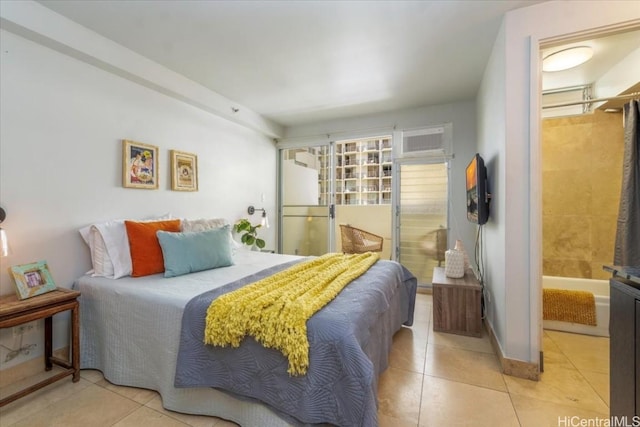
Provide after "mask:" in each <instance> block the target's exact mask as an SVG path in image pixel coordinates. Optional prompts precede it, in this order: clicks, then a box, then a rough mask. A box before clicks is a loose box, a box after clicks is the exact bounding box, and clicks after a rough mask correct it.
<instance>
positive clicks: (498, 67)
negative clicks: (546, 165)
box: [478, 0, 640, 363]
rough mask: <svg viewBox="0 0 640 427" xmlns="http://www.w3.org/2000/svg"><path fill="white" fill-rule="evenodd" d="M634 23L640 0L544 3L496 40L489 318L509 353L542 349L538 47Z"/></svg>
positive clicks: (488, 85) (487, 126) (488, 116)
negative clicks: (549, 41)
mask: <svg viewBox="0 0 640 427" xmlns="http://www.w3.org/2000/svg"><path fill="white" fill-rule="evenodd" d="M632 20H636V21H637V20H640V2H638V1H635V0H634V1H571V2H564V1H551V2H544V3H540V4H537V5H534V6H530V7H528V8H523V9H516V10H514V11H512V12H509V13H507V15H506V16H505V19H504V22H503V28H502V30H501V32H500V34H499V35H498V38H497V40H496V43H495V46H494V51H493V54H492V56H491V59H490V61H489V63H488V65H487V68H486V71H485V75H484V78H483V81H482V86H481V89H480V92H479V96H478V129H479V131H478V138H479V147H480V149H481V150H482V151H483V152H484V154H485V156H486V157H487V158H488V163H489V174H490V177H492V179H493V192H494V200H493V202H492V212H493V213H492V215H494V217H493V218H492V220H491V221H490V223H489V224H488V225H487V227H486V232H485V236H486V248H487V254H490V256H489V255H488V256H487V286H488V287H489V291H490V293H491V294H492V296H493V298H492V300H491V301H490V302H489V307H488V309H489V313H490V314H491V316H490V317H489V321H490V322H491V323H492V325H493V327H494V330H495V331H496V334H497V338H498V341H499V343H500V345H501V347H502V350H503V352H504V355H505V356H506V357H508V358H512V359H517V360H522V361H527V362H531V363H537V362H538V352H539V349H540V348H539V343H540V339H539V338H540V337H539V328H538V323H539V319H540V310H541V307H540V293H541V291H540V289H539V288H540V285H539V283H538V278H539V276H540V275H541V272H538V270H539V266H540V262H541V261H540V256H541V254H540V253H539V249H538V248H539V233H541V231H542V230H541V227H540V225H539V224H540V220H539V217H540V215H541V209H540V207H539V206H535V205H534V206H532V205H531V203H530V197H531V199H532V200H533V201H534V202H535V200H536V197H537V195H538V194H539V192H540V187H539V177H538V176H537V175H538V174H539V160H538V158H539V153H540V143H539V138H538V135H539V126H540V123H539V114H538V107H539V105H538V104H539V101H538V98H537V95H534V97H533V98H532V97H531V96H530V94H531V93H534V94H538V93H540V83H539V81H540V79H539V72H537V71H536V70H537V64H536V63H535V62H536V61H537V60H534V63H533V64H532V55H531V49H533V54H534V58H537V57H538V56H539V55H538V56H535V55H536V54H537V53H538V52H537V51H538V45H539V41H540V40H543V39H549V38H554V37H560V36H563V35H567V34H572V33H578V32H586V31H589V30H593V29H596V28H601V27H606V26H611V25H615V24H620V23H625V22H626V23H629V22H630V21H632ZM638 22H639V23H640V21H638ZM585 34H586V33H585ZM591 35H592V34H591ZM531 46H532V47H531ZM532 66H533V67H536V68H533V69H532ZM532 248H533V249H532Z"/></svg>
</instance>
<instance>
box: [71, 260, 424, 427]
mask: <svg viewBox="0 0 640 427" xmlns="http://www.w3.org/2000/svg"><path fill="white" fill-rule="evenodd" d="M299 259H300V257H296V256H288V255H277V254H267V253H261V252H251V251H238V253H237V254H236V255H235V256H234V265H232V266H230V267H224V268H218V269H214V270H207V271H202V272H198V273H191V274H188V275H184V276H179V277H174V278H164V277H163V276H162V275H161V274H158V275H153V276H146V277H140V278H130V277H127V278H121V279H118V280H112V279H106V278H98V277H90V276H83V277H81V278H79V279H78V280H77V281H76V282H75V283H74V288H75V289H77V290H79V291H80V292H81V296H80V316H81V317H80V318H81V327H80V344H81V354H80V356H81V367H82V368H83V369H98V370H100V371H102V372H103V374H104V377H105V378H106V379H107V380H109V381H110V382H112V383H114V384H119V385H125V386H132V387H140V388H147V389H152V390H156V391H158V392H159V393H160V395H161V396H162V402H163V406H164V407H165V408H166V409H169V410H173V411H177V412H184V413H191V414H202V415H212V416H217V417H220V418H224V419H228V420H231V421H234V422H236V423H238V424H240V425H242V426H261V427H262V426H266V427H269V426H286V425H305V424H304V423H303V422H300V421H298V420H297V419H296V418H295V417H291V416H288V415H286V414H283V413H281V412H280V411H278V410H275V409H274V408H272V407H270V406H269V405H267V404H264V403H262V402H260V401H257V400H255V399H247V398H243V397H242V396H236V395H234V394H232V393H228V392H225V391H222V390H218V389H216V388H213V387H193V388H176V387H175V386H174V381H175V373H176V365H177V360H178V353H179V346H180V334H181V324H182V318H183V312H184V308H185V306H186V305H187V303H188V302H189V301H190V300H191V299H193V298H194V297H196V296H198V295H200V294H202V293H204V292H207V291H210V290H212V289H215V288H218V287H222V286H224V285H226V284H229V283H231V282H234V281H238V280H240V279H242V278H244V277H246V276H249V275H253V274H256V273H258V272H260V271H262V270H265V269H268V268H272V267H274V266H276V265H279V264H282V263H287V262H291V261H295V260H299ZM380 263H386V264H389V265H395V268H397V269H398V271H402V272H403V273H402V274H404V275H406V270H404V269H403V268H402V266H400V265H399V264H397V263H393V262H391V261H380V262H379V263H378V264H380ZM368 273H369V272H368ZM368 273H367V274H368ZM365 276H366V275H365ZM365 276H361V278H364V277H365ZM363 280H366V279H363ZM349 286H351V285H349ZM348 288H349V287H347V288H346V289H348ZM415 290H416V288H415V279H414V280H413V285H410V286H409V287H408V288H407V290H406V292H405V291H403V292H395V293H393V295H392V296H391V297H390V298H388V299H390V300H389V301H388V308H389V309H385V310H384V312H383V313H379V318H378V320H377V322H379V325H378V326H376V330H377V332H376V334H375V341H378V342H379V343H378V344H379V345H378V344H376V346H375V348H376V350H375V351H374V354H371V355H369V357H371V358H372V359H373V360H371V363H372V366H373V370H374V373H375V375H374V378H375V380H377V376H378V375H379V373H380V372H382V371H383V370H384V369H385V368H386V367H387V362H388V360H387V358H388V352H389V348H390V346H391V339H392V336H393V333H395V331H397V330H398V329H399V328H400V327H401V325H402V323H405V324H411V322H412V320H413V304H414V303H415ZM393 307H395V308H393ZM373 386H374V391H375V387H377V384H374V385H373ZM374 398H375V397H374ZM373 410H374V409H371V408H368V411H369V412H371V411H373ZM367 419H368V420H369V421H366V425H371V423H373V424H376V423H377V421H376V420H377V417H376V416H375V414H374V416H373V418H371V417H369V418H367ZM371 420H373V421H371ZM364 422H365V421H363V423H364Z"/></svg>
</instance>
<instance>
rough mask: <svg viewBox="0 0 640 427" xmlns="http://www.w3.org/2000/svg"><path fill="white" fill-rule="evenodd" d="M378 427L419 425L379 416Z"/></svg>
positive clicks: (415, 426) (410, 426) (413, 426)
mask: <svg viewBox="0 0 640 427" xmlns="http://www.w3.org/2000/svg"><path fill="white" fill-rule="evenodd" d="M378 427H418V423H414V422H411V421H406V420H400V419H398V418H393V417H388V416H386V415H382V414H378Z"/></svg>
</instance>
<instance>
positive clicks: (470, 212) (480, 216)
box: [466, 154, 491, 225]
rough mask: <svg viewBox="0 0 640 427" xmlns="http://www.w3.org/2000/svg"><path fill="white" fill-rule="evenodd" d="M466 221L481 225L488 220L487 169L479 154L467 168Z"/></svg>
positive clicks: (489, 196)
mask: <svg viewBox="0 0 640 427" xmlns="http://www.w3.org/2000/svg"><path fill="white" fill-rule="evenodd" d="M466 175H467V179H466V181H467V219H468V220H469V221H471V222H474V223H476V224H479V225H482V224H485V223H486V222H487V220H488V219H489V201H490V198H491V195H490V194H489V191H488V188H487V168H486V167H485V166H484V160H483V159H482V157H480V155H479V154H476V155H475V156H473V159H471V162H469V165H468V166H467V171H466Z"/></svg>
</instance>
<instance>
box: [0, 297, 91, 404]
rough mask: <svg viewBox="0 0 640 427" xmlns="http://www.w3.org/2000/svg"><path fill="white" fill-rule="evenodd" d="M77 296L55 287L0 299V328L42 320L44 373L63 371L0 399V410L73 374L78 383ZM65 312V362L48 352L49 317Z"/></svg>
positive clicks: (49, 345)
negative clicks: (67, 335)
mask: <svg viewBox="0 0 640 427" xmlns="http://www.w3.org/2000/svg"><path fill="white" fill-rule="evenodd" d="M79 296H80V292H78V291H73V290H71V289H65V288H57V289H56V290H55V291H51V292H47V293H46V294H41V295H38V296H35V297H31V298H27V299H24V300H19V299H18V298H17V296H16V295H7V296H3V297H0V328H10V327H13V326H17V325H21V324H23V323H27V322H31V321H33V320H37V319H43V318H44V365H45V370H46V371H50V370H51V369H52V368H53V364H56V365H58V366H61V367H62V368H64V370H63V371H62V372H60V373H58V374H56V375H53V376H51V377H49V378H47V379H45V380H43V381H40V382H38V383H36V384H34V385H32V386H30V387H27V388H25V389H23V390H20V391H18V392H16V393H13V394H12V395H10V396H7V397H5V398H3V399H2V400H0V407H2V406H4V405H6V404H8V403H11V402H13V401H14V400H16V399H19V398H20V397H23V396H26V395H27V394H29V393H32V392H34V391H36V390H39V389H41V388H42V387H44V386H47V385H49V384H51V383H53V382H56V381H58V380H60V379H62V378H65V377H67V376H69V375H73V382H78V381H79V380H80V350H79V347H80V345H79V344H80V336H79V332H80V327H79V302H78V297H79ZM67 310H71V349H70V350H71V357H70V360H69V361H66V360H62V359H60V358H58V357H55V356H53V349H52V345H53V338H52V334H53V322H52V316H53V315H54V314H57V313H60V312H63V311H67Z"/></svg>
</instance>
